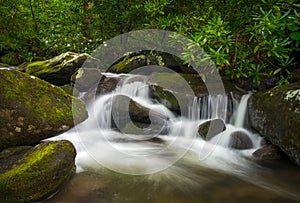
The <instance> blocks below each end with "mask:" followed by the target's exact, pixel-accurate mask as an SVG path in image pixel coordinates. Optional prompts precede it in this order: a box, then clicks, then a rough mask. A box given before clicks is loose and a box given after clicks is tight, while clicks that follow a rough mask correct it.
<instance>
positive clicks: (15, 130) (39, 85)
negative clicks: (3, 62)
mask: <svg viewBox="0 0 300 203" xmlns="http://www.w3.org/2000/svg"><path fill="white" fill-rule="evenodd" d="M0 81H1V83H0V100H1V103H0V150H1V149H5V148H8V147H11V146H19V145H32V144H36V143H38V142H39V141H40V140H43V139H45V138H49V137H52V136H55V135H58V134H59V133H62V132H65V131H66V130H68V129H70V128H71V127H73V126H74V125H75V124H77V123H80V122H82V121H84V120H85V119H86V118H87V111H86V109H85V104H84V103H83V102H82V101H81V100H79V99H77V98H75V97H72V96H70V95H68V94H67V93H66V92H65V91H64V90H62V89H61V88H59V87H56V86H54V85H52V84H50V83H47V82H45V81H43V80H40V79H39V78H36V77H34V76H30V75H27V74H24V73H21V72H19V71H15V70H0Z"/></svg>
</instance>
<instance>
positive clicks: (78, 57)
mask: <svg viewBox="0 0 300 203" xmlns="http://www.w3.org/2000/svg"><path fill="white" fill-rule="evenodd" d="M88 57H89V55H88V54H85V53H84V54H77V53H73V52H66V53H63V54H61V55H59V56H56V57H54V58H52V59H49V60H46V61H36V62H32V63H29V64H27V65H26V67H25V72H26V73H28V74H30V75H34V76H36V77H39V78H41V79H43V80H46V81H47V82H50V83H52V84H54V85H59V86H60V85H65V84H68V83H70V80H71V76H72V75H73V74H74V72H76V70H78V69H79V68H81V66H82V64H83V63H84V62H85V61H86V59H87V58H88Z"/></svg>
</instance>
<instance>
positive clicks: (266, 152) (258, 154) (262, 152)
mask: <svg viewBox="0 0 300 203" xmlns="http://www.w3.org/2000/svg"><path fill="white" fill-rule="evenodd" d="M252 155H253V157H254V158H256V159H258V160H276V159H280V158H281V152H280V150H279V148H278V147H276V146H274V145H267V146H264V147H262V148H260V149H258V150H256V151H255V152H253V154H252Z"/></svg>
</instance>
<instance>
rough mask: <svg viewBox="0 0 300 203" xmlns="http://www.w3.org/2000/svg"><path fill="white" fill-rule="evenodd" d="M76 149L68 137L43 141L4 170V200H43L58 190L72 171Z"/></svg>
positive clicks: (0, 186) (1, 177)
mask: <svg viewBox="0 0 300 203" xmlns="http://www.w3.org/2000/svg"><path fill="white" fill-rule="evenodd" d="M75 155H76V152H75V149H74V147H73V145H72V144H71V143H70V142H68V141H56V142H49V143H43V144H40V145H38V146H37V147H35V148H33V149H32V150H30V151H29V152H28V153H26V154H25V155H24V156H23V158H22V159H21V160H19V161H18V162H17V163H15V164H14V167H13V168H11V169H10V170H8V171H6V172H4V173H2V174H0V193H1V194H2V195H1V196H0V201H1V202H28V201H34V200H40V199H42V198H45V197H46V196H48V195H50V194H51V193H53V192H55V191H56V190H57V189H58V187H59V186H60V185H61V184H62V183H64V182H65V181H66V180H67V179H68V178H69V177H70V175H71V174H72V170H73V168H74V159H75Z"/></svg>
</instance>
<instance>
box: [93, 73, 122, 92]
mask: <svg viewBox="0 0 300 203" xmlns="http://www.w3.org/2000/svg"><path fill="white" fill-rule="evenodd" d="M119 82H120V78H117V77H107V76H103V77H102V79H101V81H100V83H99V84H98V87H97V92H96V94H97V95H101V94H107V93H109V92H112V91H113V90H114V89H116V87H117V84H118V83H119Z"/></svg>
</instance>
